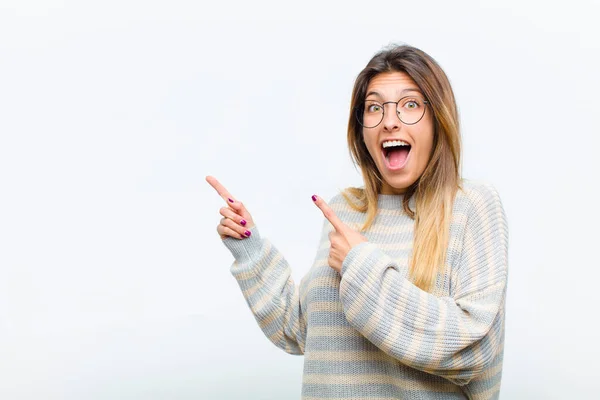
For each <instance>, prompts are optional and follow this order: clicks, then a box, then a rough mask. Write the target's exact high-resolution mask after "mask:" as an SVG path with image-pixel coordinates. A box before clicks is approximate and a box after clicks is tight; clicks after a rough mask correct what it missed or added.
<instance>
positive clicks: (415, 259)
mask: <svg viewBox="0 0 600 400" xmlns="http://www.w3.org/2000/svg"><path fill="white" fill-rule="evenodd" d="M384 72H403V73H406V74H407V75H408V76H410V77H411V78H412V79H413V80H414V81H415V83H416V84H417V86H418V87H419V89H421V91H422V92H423V94H424V95H425V97H426V98H427V100H429V107H430V109H429V110H427V111H431V112H432V114H433V121H434V133H433V135H434V138H433V147H432V151H431V155H430V159H429V162H428V163H427V166H426V167H425V170H424V172H423V174H422V175H421V176H420V177H419V178H418V179H417V181H416V182H415V183H414V184H412V185H411V186H410V187H408V188H407V189H406V192H405V193H404V197H403V209H404V210H405V212H406V213H407V214H408V215H409V216H410V217H411V218H413V219H414V220H415V224H414V244H413V251H412V255H411V259H410V264H409V271H410V277H411V279H412V281H413V283H414V284H415V285H416V286H418V287H419V288H421V289H423V290H425V291H429V290H431V288H432V287H433V284H434V282H435V280H436V278H437V274H438V273H441V272H442V271H443V269H444V265H445V262H446V251H447V247H448V240H449V235H450V232H449V231H450V220H451V217H452V205H453V203H454V197H455V195H456V192H457V191H458V189H459V187H460V171H459V170H460V131H459V120H458V110H457V107H456V101H455V99H454V93H453V91H452V87H451V86H450V82H449V80H448V77H447V76H446V74H445V73H444V71H443V70H442V68H441V67H440V66H439V65H438V63H437V62H436V61H435V60H434V59H433V58H432V57H431V56H429V55H428V54H426V53H425V52H423V51H422V50H419V49H417V48H415V47H412V46H408V45H400V46H394V47H391V48H388V49H384V50H382V51H380V52H378V53H377V54H376V55H375V56H373V58H372V59H371V60H370V61H369V63H368V64H367V66H366V67H365V68H364V69H363V70H362V71H361V72H360V74H359V75H358V77H357V78H356V81H355V83H354V89H353V91H352V100H351V106H350V117H349V120H348V147H349V150H350V156H351V158H352V161H353V162H354V164H355V165H356V166H358V167H359V168H360V170H361V172H362V176H363V180H364V183H365V187H364V189H362V188H353V187H350V188H346V189H345V190H344V191H343V192H342V195H343V197H344V198H345V199H346V201H347V202H348V204H349V205H350V206H351V207H352V208H353V209H354V210H357V211H360V212H363V213H365V212H366V213H367V218H366V222H365V224H364V226H363V227H362V230H363V231H364V230H366V229H368V228H369V227H370V226H371V225H372V223H373V221H374V219H375V216H376V213H377V196H378V194H379V193H380V192H381V189H382V183H383V178H382V176H381V174H380V172H379V170H378V169H377V165H376V164H375V161H374V160H373V159H372V158H371V155H370V154H369V151H368V149H367V147H366V145H365V143H364V141H363V132H362V127H361V125H360V123H359V119H361V118H362V114H357V113H359V111H358V110H360V105H361V104H363V102H364V100H365V97H366V92H367V87H368V85H369V82H370V81H371V79H373V78H374V77H375V76H376V75H378V74H381V73H384ZM427 111H426V112H427ZM413 196H414V197H415V202H414V204H415V210H411V209H410V206H409V201H410V199H411V197H413ZM352 198H354V199H356V200H357V202H355V201H354V200H353V199H352Z"/></svg>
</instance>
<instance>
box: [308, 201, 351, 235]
mask: <svg viewBox="0 0 600 400" xmlns="http://www.w3.org/2000/svg"><path fill="white" fill-rule="evenodd" d="M312 199H313V201H314V203H315V204H316V205H317V207H319V208H320V209H321V211H322V212H323V215H324V216H325V218H327V220H328V221H329V222H331V225H333V227H334V228H335V230H336V231H338V232H340V233H341V232H344V231H345V230H346V229H348V226H347V225H346V224H344V223H343V222H342V220H341V219H340V218H339V217H338V216H337V215H336V214H335V211H333V210H332V209H331V207H329V205H328V204H327V202H325V200H323V199H322V198H321V197H318V196H317V195H314V196H313V197H312Z"/></svg>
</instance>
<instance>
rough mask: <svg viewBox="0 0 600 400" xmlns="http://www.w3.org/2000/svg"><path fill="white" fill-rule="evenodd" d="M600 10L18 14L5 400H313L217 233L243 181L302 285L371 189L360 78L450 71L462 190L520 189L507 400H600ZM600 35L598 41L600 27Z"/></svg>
mask: <svg viewBox="0 0 600 400" xmlns="http://www.w3.org/2000/svg"><path fill="white" fill-rule="evenodd" d="M599 12H600V6H599V5H598V3H597V2H596V3H594V2H592V1H583V0H579V1H575V2H569V3H568V4H567V3H566V2H547V1H544V2H542V1H539V2H531V1H530V2H520V1H517V0H502V1H485V2H484V1H482V2H477V1H468V2H461V3H458V2H442V1H440V2H436V3H431V2H423V1H412V2H410V1H400V0H398V1H378V2H367V1H363V2H360V3H345V4H344V5H342V4H333V3H331V4H317V3H316V2H315V3H310V2H309V3H305V2H298V3H295V4H286V3H284V2H271V3H265V2H262V3H258V2H249V3H243V2H241V1H237V2H231V1H228V2H224V3H223V4H222V5H217V4H216V2H207V4H201V3H200V2H197V1H189V2H182V1H171V2H159V1H102V2H90V1H77V2H76V1H57V0H52V1H37V2H33V1H23V0H19V1H17V0H14V1H6V0H2V1H0V398H2V399H6V400H12V399H152V400H154V399H236V398H245V399H284V398H299V396H300V387H301V381H302V358H301V357H296V356H290V355H288V354H285V353H284V352H282V351H280V350H279V349H277V348H275V346H273V345H272V344H271V343H270V342H268V340H267V339H266V338H265V337H263V336H262V333H261V332H260V330H259V328H258V326H257V324H256V322H255V321H254V319H253V317H252V316H251V314H250V312H249V310H248V309H247V306H246V303H245V301H244V300H243V297H242V295H241V293H240V291H239V288H238V286H237V283H236V282H235V280H234V279H233V277H232V276H231V274H230V272H229V267H230V265H231V263H232V261H233V259H232V257H231V255H230V254H229V252H228V251H227V249H226V248H225V247H224V246H223V245H222V244H221V243H220V239H219V237H218V235H217V233H216V231H215V228H216V226H217V224H218V221H219V219H220V215H219V214H218V210H219V208H220V207H222V205H223V204H224V203H223V202H222V200H221V199H220V198H219V197H218V196H217V194H216V193H215V192H214V191H213V189H212V188H211V187H210V186H209V185H208V184H207V183H206V182H205V181H204V178H205V176H206V175H213V176H215V177H217V178H218V179H220V180H221V182H222V183H223V184H225V185H226V186H227V187H228V188H229V189H230V191H231V192H232V193H233V194H234V196H236V197H237V198H238V199H240V200H242V201H243V202H244V203H245V204H246V205H247V206H248V208H249V209H250V211H251V212H252V213H253V216H254V219H255V221H256V222H257V224H258V225H259V226H260V229H261V234H262V235H263V236H266V237H269V238H270V239H271V241H272V242H273V243H274V244H275V245H276V246H277V247H278V248H279V249H280V250H281V251H282V252H283V254H285V256H286V259H287V260H288V261H289V262H290V264H291V266H292V268H293V276H294V278H295V279H297V280H299V279H300V277H302V276H303V274H304V273H305V272H306V271H307V270H308V269H309V268H310V264H311V263H312V260H313V257H314V252H315V250H316V245H317V241H318V236H319V233H320V227H321V224H322V218H323V217H322V215H321V214H320V213H319V211H318V209H317V208H316V207H315V206H314V205H313V204H312V201H311V200H310V196H311V195H312V194H318V195H321V196H322V197H325V198H331V197H332V196H333V195H335V194H336V193H337V192H338V191H339V190H341V189H343V188H344V187H347V186H350V185H354V186H358V185H361V184H362V183H361V178H360V175H359V174H358V172H357V171H356V169H355V168H354V166H353V165H352V163H351V161H350V158H349V155H348V150H347V147H346V123H347V116H348V105H349V101H350V94H351V89H352V85H353V82H354V79H355V77H356V75H357V74H358V72H359V71H360V70H361V69H362V68H363V67H364V66H365V64H366V63H367V61H368V60H369V59H370V58H371V56H372V55H373V54H374V53H375V52H376V51H378V50H380V49H381V48H382V47H383V46H386V45H388V44H390V43H408V44H411V45H413V46H416V47H419V48H421V49H423V50H424V51H426V52H427V53H429V54H430V55H432V56H433V57H434V58H435V59H436V60H437V61H438V62H439V63H440V64H441V66H442V68H444V70H445V71H446V73H447V74H448V76H449V78H450V80H451V83H452V85H453V87H454V90H455V94H456V97H457V101H458V104H459V108H460V115H461V123H462V134H463V140H464V143H463V144H464V146H463V155H464V158H463V161H464V163H463V175H464V176H465V177H466V178H471V179H478V180H485V181H488V182H491V183H493V184H494V185H495V186H496V187H497V189H498V190H499V192H500V194H501V197H502V200H503V202H504V206H505V209H506V212H507V215H508V219H509V229H510V277H509V290H508V302H507V328H506V344H505V346H506V347H505V362H504V375H503V383H502V393H501V398H502V399H567V398H568V399H591V398H596V397H595V396H597V395H596V394H595V391H596V388H597V386H596V385H597V380H598V378H600V373H599V368H598V362H597V361H598V359H599V358H600V350H599V347H598V340H597V338H598V322H597V317H596V316H597V314H598V310H597V309H598V300H597V295H594V293H597V285H598V283H599V281H600V274H599V272H598V269H599V267H600V265H599V264H600V262H599V261H598V260H599V258H598V252H597V249H598V246H599V241H598V239H599V234H598V231H597V227H598V226H599V224H600V220H599V217H598V208H597V198H596V197H595V195H596V193H597V186H598V181H599V179H598V172H599V170H600V168H599V166H600V165H599V162H598V155H597V152H598V146H599V145H600V140H599V139H598V138H599V135H600V131H599V129H598V123H597V121H598V113H599V111H598V110H599V109H600V100H599V96H598V93H599V91H600V84H599V78H598V70H600V44H599V38H600V29H599V28H598V27H597V24H596V22H597V21H596V20H597V17H598V15H599ZM594 25H596V26H594Z"/></svg>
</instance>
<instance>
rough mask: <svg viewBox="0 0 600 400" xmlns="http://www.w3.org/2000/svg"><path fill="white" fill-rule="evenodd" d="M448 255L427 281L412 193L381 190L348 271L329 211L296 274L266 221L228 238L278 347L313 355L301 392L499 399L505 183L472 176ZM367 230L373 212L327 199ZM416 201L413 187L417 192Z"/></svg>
mask: <svg viewBox="0 0 600 400" xmlns="http://www.w3.org/2000/svg"><path fill="white" fill-rule="evenodd" d="M462 186H463V189H462V190H459V191H458V192H457V195H456V197H455V201H454V205H453V212H452V219H451V225H450V237H449V243H448V248H447V253H446V265H445V268H444V269H443V271H441V272H440V273H438V275H437V279H436V283H435V286H434V287H433V288H432V290H431V291H429V292H426V291H423V290H421V289H419V288H418V287H417V286H415V285H414V284H413V283H412V281H411V277H410V274H409V272H408V265H409V260H410V255H411V251H412V247H413V229H414V220H413V219H411V218H410V217H409V216H408V215H407V214H406V213H405V212H404V211H403V208H402V195H383V194H380V195H379V196H378V212H377V216H376V218H375V221H374V223H373V225H372V226H371V227H370V228H369V229H368V230H366V231H364V232H361V234H363V235H364V236H365V237H366V238H367V240H368V241H367V242H363V243H360V244H358V245H356V246H354V247H352V248H351V249H350V251H349V252H348V254H347V256H346V258H345V259H344V261H343V263H342V269H341V273H337V272H336V271H335V270H333V269H332V268H331V267H329V265H328V263H327V258H328V256H329V247H330V242H329V232H331V231H332V230H333V226H332V225H331V223H330V222H329V221H328V220H326V219H325V220H324V223H323V229H322V233H321V239H320V243H319V246H318V250H317V254H316V257H315V260H314V263H313V265H312V268H311V269H310V270H309V271H308V273H307V274H306V275H305V276H304V277H303V278H302V280H301V282H300V284H299V285H296V284H295V283H294V281H293V279H292V278H291V270H290V266H289V265H288V262H287V261H286V259H285V258H284V257H283V255H282V254H281V253H280V252H279V251H278V250H277V248H276V247H275V246H274V245H273V243H272V242H271V241H270V240H269V239H267V238H264V237H261V236H260V233H259V230H258V228H257V227H256V226H254V227H253V228H252V229H251V232H252V235H251V236H250V237H249V238H245V239H241V240H239V239H234V238H231V237H226V238H225V239H224V240H223V243H224V244H225V246H226V247H227V248H228V249H229V250H230V251H231V253H232V255H233V256H234V258H235V261H234V262H233V265H232V266H231V272H232V274H233V276H234V277H235V278H236V280H237V282H238V283H239V286H240V288H241V290H242V293H243V295H244V297H245V299H246V302H247V304H248V305H249V306H250V309H251V311H252V313H253V314H254V316H255V318H256V320H257V321H258V325H259V326H260V328H261V329H262V330H263V332H264V333H265V335H266V336H267V337H268V338H269V339H270V340H271V341H272V342H273V343H274V344H275V345H276V346H278V347H280V348H281V349H283V350H285V351H286V352H288V353H291V354H304V374H303V383H302V398H303V399H305V400H309V399H310V400H313V399H331V398H335V399H375V398H376V399H379V400H382V399H476V400H483V399H497V398H498V397H499V392H500V381H501V377H502V359H503V350H504V306H505V295H506V283H507V273H508V263H507V258H508V230H507V222H506V217H505V213H504V209H503V206H502V203H501V201H500V198H499V196H498V193H497V191H496V190H495V189H494V188H493V187H492V186H490V185H487V184H483V183H475V182H471V181H463V183H462ZM328 204H329V206H330V207H331V208H332V209H333V210H334V211H335V213H336V215H337V216H338V217H339V218H340V219H341V220H342V221H343V222H344V223H345V224H346V225H348V226H349V227H351V228H353V229H355V230H357V231H358V230H359V229H360V227H361V226H362V225H363V223H364V221H365V216H366V214H365V213H360V212H358V211H354V210H353V209H352V208H350V207H349V205H348V204H347V203H346V200H345V199H344V198H343V197H342V196H341V194H337V195H335V196H334V197H333V198H332V199H331V200H329V201H328ZM409 204H411V206H412V207H411V208H412V209H413V210H414V204H415V203H414V198H413V199H411V202H410V203H409Z"/></svg>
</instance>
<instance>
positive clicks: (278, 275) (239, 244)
mask: <svg viewBox="0 0 600 400" xmlns="http://www.w3.org/2000/svg"><path fill="white" fill-rule="evenodd" d="M206 180H207V182H208V183H210V184H211V186H213V187H214V188H215V190H216V191H217V192H218V193H219V195H221V197H222V198H223V199H224V200H225V201H226V203H227V204H228V206H229V207H224V208H221V210H220V213H221V215H222V216H223V217H224V218H222V219H221V222H220V224H219V226H218V227H217V232H218V233H219V236H220V237H221V239H222V241H223V244H224V245H225V246H226V247H227V248H228V249H229V251H230V252H231V254H232V255H233V257H234V259H235V261H234V262H233V264H232V265H231V273H232V274H233V276H234V277H235V279H236V280H237V282H238V284H239V285H240V288H241V290H242V294H243V295H244V298H245V300H246V303H247V304H248V306H249V307H250V310H251V311H252V313H253V315H254V317H255V319H256V321H257V322H258V325H259V326H260V328H261V329H262V331H263V332H264V333H265V335H266V336H267V337H268V338H269V340H271V342H273V343H274V344H275V345H276V346H277V347H279V348H281V349H283V350H284V351H286V352H287V353H290V354H304V345H305V342H306V316H305V313H304V310H303V307H302V304H301V302H300V294H299V288H298V287H297V286H296V285H295V283H294V281H293V279H292V278H291V269H290V266H289V264H288V262H287V261H286V260H285V258H284V257H283V255H282V254H281V253H280V252H279V250H277V248H276V247H275V246H274V245H273V244H272V243H271V242H270V241H269V240H268V239H267V238H262V237H261V236H260V233H259V231H258V228H257V227H256V226H255V225H254V222H253V220H252V216H251V215H250V213H249V212H248V210H247V209H246V208H245V207H244V205H243V204H242V203H241V202H239V201H237V200H234V201H231V200H230V199H233V196H231V195H230V194H229V192H228V191H227V190H226V189H225V188H224V187H223V186H222V185H221V184H220V183H219V182H218V181H217V180H216V179H215V178H213V177H207V179H206ZM245 233H246V234H245ZM247 233H249V235H248V234H247Z"/></svg>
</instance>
